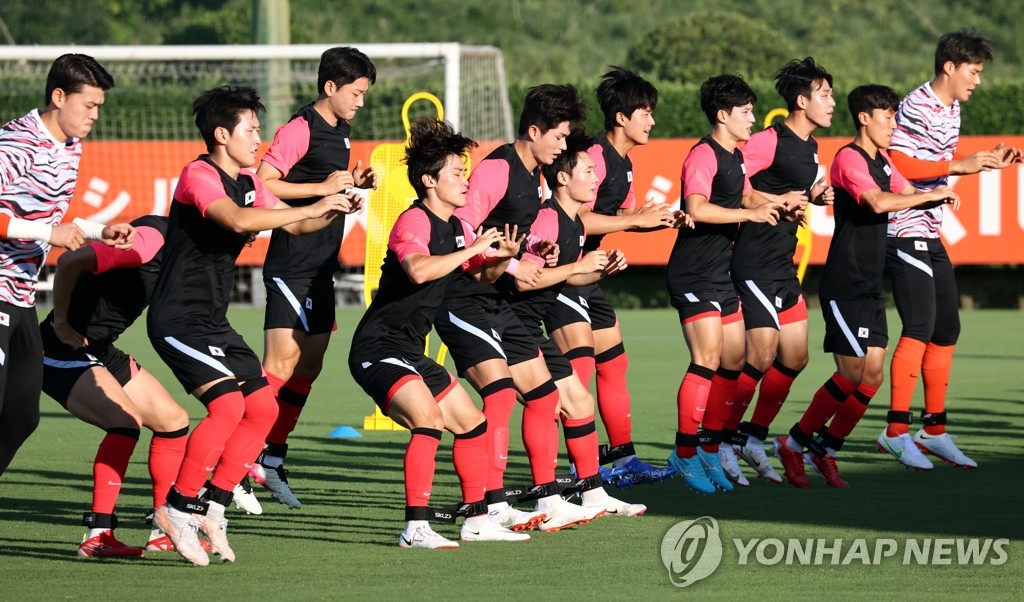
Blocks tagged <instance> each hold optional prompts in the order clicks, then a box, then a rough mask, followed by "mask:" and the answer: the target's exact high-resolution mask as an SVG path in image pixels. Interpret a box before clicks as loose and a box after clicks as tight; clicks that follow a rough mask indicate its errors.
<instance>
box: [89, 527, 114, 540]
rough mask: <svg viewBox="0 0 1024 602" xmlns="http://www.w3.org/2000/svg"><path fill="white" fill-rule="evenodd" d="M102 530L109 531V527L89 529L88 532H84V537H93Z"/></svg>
mask: <svg viewBox="0 0 1024 602" xmlns="http://www.w3.org/2000/svg"><path fill="white" fill-rule="evenodd" d="M104 531H110V529H107V528H103V529H89V532H88V533H86V534H85V538H86V539H92V538H93V537H96V536H97V535H99V534H100V533H103V532H104Z"/></svg>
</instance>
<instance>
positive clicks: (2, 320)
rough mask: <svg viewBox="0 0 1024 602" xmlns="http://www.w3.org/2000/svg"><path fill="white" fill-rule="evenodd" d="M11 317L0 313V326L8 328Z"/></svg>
mask: <svg viewBox="0 0 1024 602" xmlns="http://www.w3.org/2000/svg"><path fill="white" fill-rule="evenodd" d="M10 325H11V316H10V315H8V314H5V313H4V312H2V311H0V326H10Z"/></svg>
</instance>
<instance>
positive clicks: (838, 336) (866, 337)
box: [821, 295, 889, 357]
mask: <svg viewBox="0 0 1024 602" xmlns="http://www.w3.org/2000/svg"><path fill="white" fill-rule="evenodd" d="M821 311H822V313H824V314H825V344H824V348H825V351H826V352H827V353H835V354H837V355H846V356H850V357H864V356H865V355H867V352H868V347H881V348H883V349H884V348H885V347H886V346H887V345H888V344H889V333H888V328H887V326H886V323H885V299H884V298H883V297H882V296H881V295H877V296H874V297H864V298H862V299H851V300H846V301H834V300H831V299H825V298H822V299H821Z"/></svg>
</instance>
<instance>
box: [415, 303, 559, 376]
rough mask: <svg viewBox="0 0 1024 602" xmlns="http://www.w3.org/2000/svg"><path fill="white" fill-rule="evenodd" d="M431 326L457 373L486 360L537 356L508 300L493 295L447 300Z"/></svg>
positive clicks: (518, 361)
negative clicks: (492, 296) (489, 296)
mask: <svg viewBox="0 0 1024 602" xmlns="http://www.w3.org/2000/svg"><path fill="white" fill-rule="evenodd" d="M434 329H435V330H437V334H439V335H440V336H441V340H442V341H444V344H445V345H447V346H448V353H449V354H450V355H451V357H452V360H454V361H455V368H456V369H457V370H458V372H459V376H464V375H465V373H466V370H468V369H469V368H472V367H473V366H475V365H477V364H479V363H481V362H485V361H487V360H494V359H501V360H504V361H505V362H506V363H508V365H509V366H514V365H516V364H521V363H523V362H527V361H530V360H532V359H534V358H536V357H538V356H539V355H540V349H538V347H537V341H536V340H535V339H534V338H533V336H531V335H530V333H529V331H528V330H527V329H526V327H525V326H523V323H522V322H520V321H519V318H518V317H516V314H515V313H514V312H513V311H512V309H511V308H510V307H509V306H508V303H506V302H505V301H497V300H494V299H493V298H482V297H458V298H454V299H446V300H445V302H444V303H443V304H441V307H440V309H438V311H437V318H436V319H435V321H434Z"/></svg>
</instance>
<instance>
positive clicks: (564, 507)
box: [537, 496, 607, 533]
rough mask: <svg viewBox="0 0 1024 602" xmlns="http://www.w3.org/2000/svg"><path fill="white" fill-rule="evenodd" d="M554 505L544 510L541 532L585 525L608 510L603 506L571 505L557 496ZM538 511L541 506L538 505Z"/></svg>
mask: <svg viewBox="0 0 1024 602" xmlns="http://www.w3.org/2000/svg"><path fill="white" fill-rule="evenodd" d="M555 498H556V499H555V500H554V503H552V504H550V507H547V506H546V507H545V508H544V514H543V516H544V520H542V521H541V522H540V530H541V531H545V532H548V533H552V532H554V531H561V530H562V529H568V528H570V527H575V526H577V525H585V524H587V523H589V522H590V521H592V520H594V519H595V518H597V517H599V516H601V515H602V514H604V513H605V512H607V510H606V509H605V508H604V507H603V506H598V507H596V508H595V507H585V506H577V505H576V504H570V503H569V502H567V501H565V500H563V499H562V498H560V497H557V496H555ZM537 506H538V508H537V509H538V510H540V504H539V503H538V505H537Z"/></svg>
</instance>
